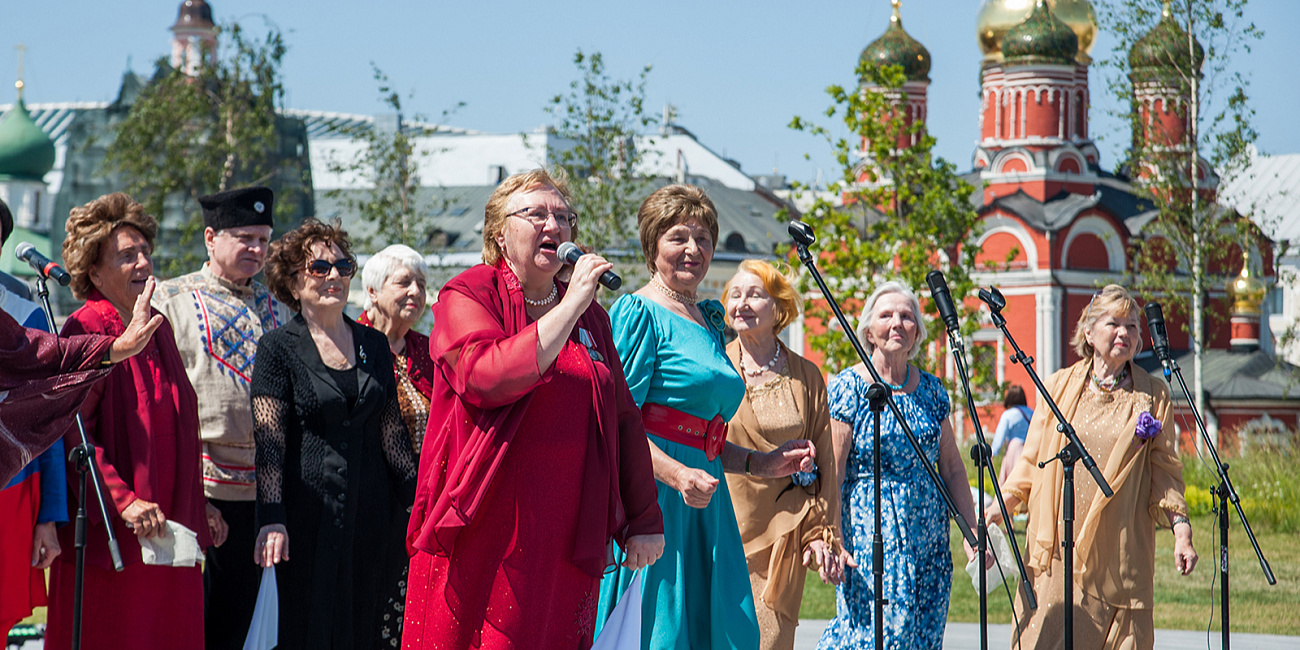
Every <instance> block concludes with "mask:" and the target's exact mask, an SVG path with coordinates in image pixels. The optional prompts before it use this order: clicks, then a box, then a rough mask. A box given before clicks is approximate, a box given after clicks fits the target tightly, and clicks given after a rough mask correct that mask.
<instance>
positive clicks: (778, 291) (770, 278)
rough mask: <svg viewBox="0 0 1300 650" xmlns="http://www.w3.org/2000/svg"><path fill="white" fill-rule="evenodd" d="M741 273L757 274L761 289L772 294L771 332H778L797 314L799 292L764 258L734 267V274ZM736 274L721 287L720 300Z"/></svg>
mask: <svg viewBox="0 0 1300 650" xmlns="http://www.w3.org/2000/svg"><path fill="white" fill-rule="evenodd" d="M741 273H750V274H753V275H756V276H758V279H760V280H762V281H763V290H764V291H767V295H769V296H772V300H773V301H775V303H776V321H775V322H774V323H772V333H773V334H780V333H781V330H783V329H785V328H786V327H789V326H790V323H793V322H794V319H795V318H796V317H798V316H799V294H798V293H797V292H795V290H794V287H793V286H792V285H791V284H790V280H789V278H787V277H785V274H783V273H781V272H780V271H778V270H777V268H776V267H775V266H772V264H771V263H770V262H767V261H765V260H755V259H748V260H744V261H742V262H741V263H740V266H739V267H738V268H737V269H736V275H740V274H741ZM736 275H733V276H731V279H730V280H727V284H725V285H723V287H722V301H723V302H724V303H725V302H726V301H727V296H728V295H729V294H730V293H731V283H732V282H734V281H735V280H736ZM726 315H727V324H728V325H730V324H731V312H730V311H729V310H728V311H727V312H726Z"/></svg>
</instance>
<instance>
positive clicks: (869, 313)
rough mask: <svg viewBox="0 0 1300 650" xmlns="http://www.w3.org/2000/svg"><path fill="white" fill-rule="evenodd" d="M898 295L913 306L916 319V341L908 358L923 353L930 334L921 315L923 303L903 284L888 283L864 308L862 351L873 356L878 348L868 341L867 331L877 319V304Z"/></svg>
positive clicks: (860, 322)
mask: <svg viewBox="0 0 1300 650" xmlns="http://www.w3.org/2000/svg"><path fill="white" fill-rule="evenodd" d="M888 293H896V294H898V295H900V296H903V297H904V298H907V302H908V303H910V304H911V306H912V316H913V317H915V318H916V340H915V341H912V349H910V350H908V351H907V358H908V359H911V358H913V357H915V356H916V355H917V354H918V353H919V352H920V351H921V345H922V344H923V343H925V339H926V336H928V333H927V332H926V329H925V318H924V316H923V315H922V314H921V301H920V300H918V299H917V298H916V294H915V293H914V292H913V291H912V290H911V289H909V288H908V287H907V285H905V284H903V283H901V282H893V281H890V282H886V283H884V284H882V285H880V286H878V287H876V290H875V291H873V292H871V297H870V298H867V303H866V304H865V305H863V307H862V315H861V316H859V317H858V329H857V334H858V340H859V341H861V342H862V349H864V350H866V351H867V354H868V355H871V354H872V353H874V352H875V351H876V346H875V345H874V344H872V343H871V341H869V340H868V339H867V329H868V328H870V327H871V321H872V320H873V319H874V318H875V311H876V303H877V302H878V301H879V300H880V297H881V296H883V295H885V294H888Z"/></svg>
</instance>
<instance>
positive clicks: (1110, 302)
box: [1070, 284, 1142, 359]
mask: <svg viewBox="0 0 1300 650" xmlns="http://www.w3.org/2000/svg"><path fill="white" fill-rule="evenodd" d="M1139 311H1140V310H1139V309H1138V303H1137V300H1135V299H1134V298H1133V296H1132V295H1131V294H1130V293H1129V292H1128V290H1127V289H1125V288H1124V287H1121V286H1119V285H1118V284H1108V285H1106V286H1105V288H1103V289H1102V290H1101V291H1098V292H1097V293H1095V294H1093V295H1092V300H1090V301H1088V306H1087V307H1084V308H1083V313H1081V314H1079V322H1078V323H1077V324H1076V325H1075V326H1074V336H1072V337H1070V345H1071V346H1072V347H1073V348H1074V351H1075V353H1077V354H1078V355H1079V356H1080V357H1083V358H1084V359H1088V358H1091V357H1092V355H1093V353H1094V352H1096V350H1095V349H1093V347H1092V344H1091V343H1089V342H1088V330H1090V329H1092V327H1093V326H1094V325H1096V324H1097V321H1099V320H1101V319H1102V317H1103V316H1106V315H1108V314H1109V315H1114V316H1118V317H1120V318H1128V317H1129V316H1130V315H1132V314H1136V313H1138V312H1139ZM1138 329H1139V330H1140V329H1141V326H1140V325H1139V326H1138ZM1133 338H1134V339H1136V340H1137V344H1136V345H1135V346H1134V347H1133V354H1134V355H1135V356H1136V355H1137V353H1139V352H1141V351H1142V332H1141V331H1139V332H1138V333H1137V336H1135V337H1133Z"/></svg>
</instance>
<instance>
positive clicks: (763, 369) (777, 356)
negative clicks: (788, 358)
mask: <svg viewBox="0 0 1300 650" xmlns="http://www.w3.org/2000/svg"><path fill="white" fill-rule="evenodd" d="M780 359H781V346H779V345H778V346H777V347H776V354H773V355H772V360H771V361H768V362H767V363H766V364H764V365H762V366H759V367H758V368H756V369H754V370H750V369H749V368H746V367H745V346H743V345H742V346H740V371H741V372H742V373H744V374H746V375H749V376H750V377H757V376H759V375H761V374H763V373H764V372H767V371H768V370H771V371H772V372H776V362H777V361H778V360H780Z"/></svg>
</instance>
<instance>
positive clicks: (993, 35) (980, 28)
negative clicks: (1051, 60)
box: [976, 0, 1097, 64]
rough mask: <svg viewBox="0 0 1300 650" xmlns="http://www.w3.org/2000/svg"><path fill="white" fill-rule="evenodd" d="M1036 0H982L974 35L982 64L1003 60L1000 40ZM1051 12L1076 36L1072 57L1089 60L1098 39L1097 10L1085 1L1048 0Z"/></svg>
mask: <svg viewBox="0 0 1300 650" xmlns="http://www.w3.org/2000/svg"><path fill="white" fill-rule="evenodd" d="M1034 4H1035V0H984V5H983V6H982V7H980V13H979V18H978V19H977V20H976V36H977V38H978V40H979V45H980V51H982V52H984V63H1001V62H1002V39H1003V38H1004V37H1005V36H1006V35H1007V32H1009V31H1011V28H1012V27H1015V26H1016V25H1019V24H1020V23H1022V22H1024V20H1025V19H1026V18H1028V17H1029V14H1030V12H1032V11H1033V10H1034ZM1047 6H1048V7H1050V8H1051V9H1052V15H1054V16H1056V17H1057V18H1058V19H1060V20H1061V22H1063V23H1065V24H1066V25H1069V27H1070V29H1071V30H1072V31H1073V32H1074V35H1075V36H1077V37H1078V38H1079V49H1078V52H1077V53H1076V54H1075V57H1074V58H1075V60H1076V61H1078V62H1079V63H1083V64H1088V63H1091V62H1092V57H1091V56H1090V54H1091V52H1092V46H1093V44H1094V43H1095V42H1096V40H1097V13H1096V12H1095V11H1093V8H1092V3H1091V2H1089V1H1088V0H1047Z"/></svg>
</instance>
